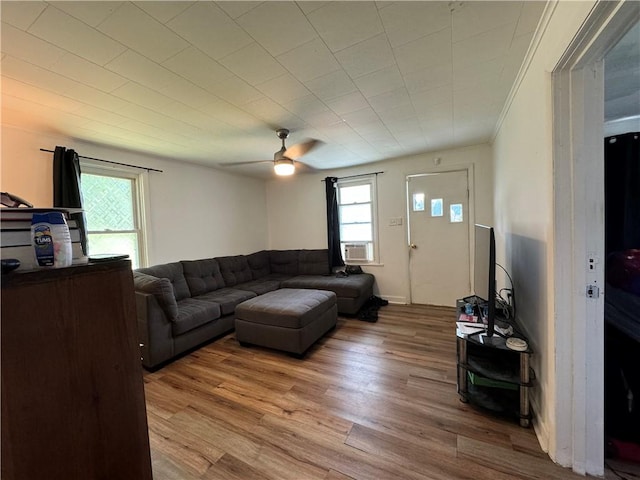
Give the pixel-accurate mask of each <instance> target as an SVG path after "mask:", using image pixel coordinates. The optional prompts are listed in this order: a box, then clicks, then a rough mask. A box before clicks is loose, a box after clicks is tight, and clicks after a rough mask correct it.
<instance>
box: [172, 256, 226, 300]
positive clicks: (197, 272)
mask: <svg viewBox="0 0 640 480" xmlns="http://www.w3.org/2000/svg"><path fill="white" fill-rule="evenodd" d="M180 263H182V268H183V269H184V277H185V278H186V279H187V285H188V286H189V291H190V292H191V296H192V297H196V296H198V295H202V294H203V293H207V292H213V291H214V290H218V289H219V288H223V287H224V286H225V283H224V278H223V277H222V273H221V272H220V265H218V261H217V260H216V259H215V258H207V259H204V260H182V261H181V262H180Z"/></svg>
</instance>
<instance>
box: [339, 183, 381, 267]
mask: <svg viewBox="0 0 640 480" xmlns="http://www.w3.org/2000/svg"><path fill="white" fill-rule="evenodd" d="M360 185H369V186H370V189H371V202H370V203H371V244H372V247H371V251H372V255H373V257H372V258H371V259H369V260H359V261H354V260H349V261H347V259H346V258H344V257H346V255H345V251H344V245H345V244H348V243H352V241H345V240H344V239H342V236H341V238H340V248H341V250H342V255H343V258H344V260H345V263H347V264H349V265H370V264H378V263H379V258H380V257H379V245H378V182H377V176H376V175H366V176H359V177H358V178H345V179H338V181H337V182H336V189H337V192H336V193H337V198H338V219H339V224H340V228H341V229H342V209H341V207H342V203H341V201H340V187H355V186H360ZM348 205H357V204H353V203H352V204H348ZM367 243H369V242H367Z"/></svg>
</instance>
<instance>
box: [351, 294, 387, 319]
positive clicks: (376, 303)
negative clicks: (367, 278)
mask: <svg viewBox="0 0 640 480" xmlns="http://www.w3.org/2000/svg"><path fill="white" fill-rule="evenodd" d="M385 305H389V302H388V301H387V300H385V299H384V298H380V297H376V296H375V295H372V296H371V297H369V299H368V300H367V301H366V302H365V303H364V305H362V307H361V308H360V310H359V311H358V313H357V314H356V317H357V318H358V319H359V320H364V321H365V322H377V321H378V309H379V308H380V307H384V306H385Z"/></svg>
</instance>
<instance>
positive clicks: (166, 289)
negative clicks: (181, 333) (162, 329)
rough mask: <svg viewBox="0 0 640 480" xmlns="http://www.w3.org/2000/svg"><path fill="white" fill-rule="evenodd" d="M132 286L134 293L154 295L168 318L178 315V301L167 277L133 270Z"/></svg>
mask: <svg viewBox="0 0 640 480" xmlns="http://www.w3.org/2000/svg"><path fill="white" fill-rule="evenodd" d="M133 286H134V288H135V290H136V293H137V292H141V293H150V294H152V295H153V296H155V298H156V300H157V301H158V304H159V305H160V306H161V307H162V309H163V310H164V311H165V313H166V314H167V317H168V318H169V319H170V320H175V319H176V318H177V317H178V303H177V302H176V296H175V292H174V290H173V285H172V284H171V281H170V280H169V279H168V278H162V277H154V276H153V275H148V274H146V273H141V272H133Z"/></svg>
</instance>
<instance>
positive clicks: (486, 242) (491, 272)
mask: <svg viewBox="0 0 640 480" xmlns="http://www.w3.org/2000/svg"><path fill="white" fill-rule="evenodd" d="M475 239H476V240H475V249H474V252H475V256H474V262H473V266H474V269H473V271H474V275H473V293H474V294H475V296H476V297H478V298H479V299H480V300H481V301H482V302H481V303H482V304H484V305H486V308H482V307H481V306H480V305H479V306H478V308H479V309H480V312H479V313H480V316H482V320H483V322H484V323H485V324H486V325H487V336H488V337H491V336H493V333H494V331H495V330H494V326H495V319H496V299H495V296H496V238H495V234H494V232H493V228H492V227H487V226H486V225H479V224H476V225H475ZM484 312H486V315H485V314H484Z"/></svg>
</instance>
